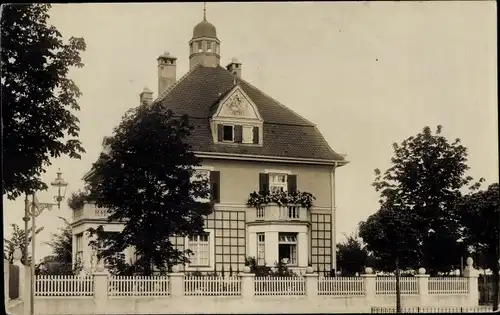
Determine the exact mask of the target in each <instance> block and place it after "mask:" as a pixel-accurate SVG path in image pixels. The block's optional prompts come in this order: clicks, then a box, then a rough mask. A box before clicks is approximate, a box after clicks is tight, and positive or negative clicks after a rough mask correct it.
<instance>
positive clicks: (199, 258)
mask: <svg viewBox="0 0 500 315" xmlns="http://www.w3.org/2000/svg"><path fill="white" fill-rule="evenodd" d="M188 248H189V249H190V250H191V251H192V252H193V253H192V254H191V255H190V256H189V260H190V261H191V263H190V266H210V238H209V233H204V234H202V235H197V236H193V237H190V238H189V241H188Z"/></svg>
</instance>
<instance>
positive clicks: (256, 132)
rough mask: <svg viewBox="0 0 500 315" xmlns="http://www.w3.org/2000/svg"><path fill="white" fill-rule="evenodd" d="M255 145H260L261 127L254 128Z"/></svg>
mask: <svg viewBox="0 0 500 315" xmlns="http://www.w3.org/2000/svg"><path fill="white" fill-rule="evenodd" d="M253 143H254V144H258V143H259V127H253Z"/></svg>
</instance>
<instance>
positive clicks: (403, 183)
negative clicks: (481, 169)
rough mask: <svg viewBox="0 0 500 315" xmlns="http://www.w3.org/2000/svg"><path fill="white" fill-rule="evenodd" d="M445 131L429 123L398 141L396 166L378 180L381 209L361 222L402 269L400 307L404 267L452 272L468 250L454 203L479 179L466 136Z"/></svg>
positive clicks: (388, 260)
mask: <svg viewBox="0 0 500 315" xmlns="http://www.w3.org/2000/svg"><path fill="white" fill-rule="evenodd" d="M441 131H442V127H441V126H438V127H437V130H436V134H432V132H431V129H430V128H429V127H425V128H424V129H423V131H422V132H421V133H419V134H417V135H416V136H412V137H409V138H408V139H406V140H404V141H403V142H402V143H401V144H399V145H398V144H397V143H394V144H393V148H394V157H393V158H392V159H391V162H392V166H391V167H390V168H389V169H388V170H387V171H386V172H385V173H383V174H382V173H381V172H380V170H378V169H376V170H375V176H376V177H375V181H374V183H373V186H374V187H375V189H376V191H377V192H379V193H380V200H379V203H380V210H379V211H378V212H377V213H375V214H374V215H372V216H370V217H369V218H368V220H367V221H366V222H362V223H361V224H360V236H361V237H362V238H363V240H364V242H366V243H367V247H368V249H369V250H371V251H373V252H374V254H375V255H376V256H377V257H379V258H381V260H382V261H384V263H385V264H386V266H387V268H395V269H396V282H397V285H396V289H397V308H398V310H399V311H400V295H399V272H400V268H412V269H416V268H418V267H420V266H422V267H424V268H426V269H427V271H428V272H429V273H430V274H431V275H432V274H436V273H437V272H439V271H445V272H448V271H450V269H452V268H454V267H456V266H459V264H460V256H461V255H462V254H463V251H464V247H463V246H461V244H460V243H459V242H458V241H459V240H460V224H459V220H458V218H457V216H456V215H454V213H455V211H454V207H455V204H456V202H457V201H458V200H460V198H461V196H462V193H461V190H462V189H463V188H466V187H467V185H469V184H471V182H472V180H473V179H472V177H470V176H465V172H466V171H467V170H468V169H469V167H468V166H467V164H466V162H467V149H466V148H465V147H464V146H462V145H461V144H460V139H456V140H455V141H454V142H453V143H451V144H450V143H449V142H448V140H447V139H446V138H445V137H444V136H442V135H441ZM481 181H482V179H481V180H480V182H481ZM478 185H479V183H475V184H473V185H472V186H470V187H469V188H470V189H474V188H476V187H478ZM443 246H444V247H443Z"/></svg>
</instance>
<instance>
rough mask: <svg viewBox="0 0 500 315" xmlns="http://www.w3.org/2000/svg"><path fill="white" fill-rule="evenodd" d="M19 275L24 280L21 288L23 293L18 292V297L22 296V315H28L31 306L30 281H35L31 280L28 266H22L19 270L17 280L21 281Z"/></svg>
mask: <svg viewBox="0 0 500 315" xmlns="http://www.w3.org/2000/svg"><path fill="white" fill-rule="evenodd" d="M21 274H22V277H23V279H24V286H23V292H21V291H19V295H20V296H21V294H22V299H23V311H24V315H29V314H30V306H31V281H35V279H32V278H31V268H30V266H24V265H23V267H22V268H21V269H19V279H21ZM35 277H36V276H35ZM35 284H36V282H35ZM35 288H36V286H35ZM33 295H34V294H33Z"/></svg>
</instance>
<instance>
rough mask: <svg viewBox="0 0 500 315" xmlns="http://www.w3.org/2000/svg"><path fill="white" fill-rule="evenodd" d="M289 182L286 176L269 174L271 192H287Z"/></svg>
mask: <svg viewBox="0 0 500 315" xmlns="http://www.w3.org/2000/svg"><path fill="white" fill-rule="evenodd" d="M287 188H288V182H287V175H286V174H269V191H270V192H280V191H287Z"/></svg>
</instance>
